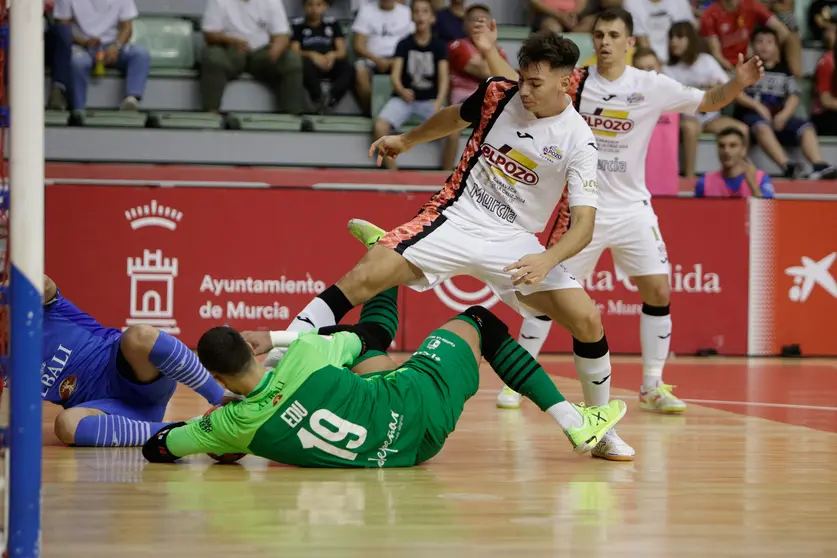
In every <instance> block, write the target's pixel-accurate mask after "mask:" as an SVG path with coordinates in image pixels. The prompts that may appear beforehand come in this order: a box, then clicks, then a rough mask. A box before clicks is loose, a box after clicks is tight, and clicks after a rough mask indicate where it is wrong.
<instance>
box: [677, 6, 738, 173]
mask: <svg viewBox="0 0 837 558" xmlns="http://www.w3.org/2000/svg"><path fill="white" fill-rule="evenodd" d="M669 37H670V38H669V57H668V65H667V66H665V67H664V68H663V73H664V74H666V75H667V76H669V77H670V78H672V79H675V80H677V81H679V82H680V83H682V84H683V85H688V86H690V87H695V88H697V89H703V90H708V89H711V88H712V87H715V86H716V85H720V84H722V83H726V82H727V81H729V76H728V75H727V73H726V72H725V71H724V69H723V68H722V67H721V65H720V64H719V63H718V61H717V60H715V59H714V58H713V57H712V56H711V55H709V54H706V53H704V52H700V50H699V49H700V43H699V40H698V36H697V32H696V31H695V28H694V26H693V25H692V24H691V23H687V22H680V23H675V24H674V25H672V26H671V30H670V31H669ZM727 128H736V129H737V130H739V131H740V132H741V134H742V135H744V137H745V138H746V137H747V135H748V133H747V126H746V124H744V123H743V122H740V121H738V120H735V119H734V118H730V117H728V116H721V113H720V112H709V113H698V114H688V115H687V114H684V115H682V116H681V118H680V133H681V137H682V141H683V176H685V177H686V178H693V177H694V176H695V160H696V158H697V148H698V138H699V137H700V134H701V133H707V134H717V133H718V132H720V131H721V130H725V129H727Z"/></svg>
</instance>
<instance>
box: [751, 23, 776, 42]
mask: <svg viewBox="0 0 837 558" xmlns="http://www.w3.org/2000/svg"><path fill="white" fill-rule="evenodd" d="M759 35H773V38H774V39H776V44H777V45H778V44H779V34H778V33H776V31H774V30H773V29H771V28H770V27H757V28H756V29H755V30H754V31H753V36H752V38H750V42H751V43H752V44H756V37H758V36H759Z"/></svg>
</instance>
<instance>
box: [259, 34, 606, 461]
mask: <svg viewBox="0 0 837 558" xmlns="http://www.w3.org/2000/svg"><path fill="white" fill-rule="evenodd" d="M578 57H579V51H578V47H577V46H576V45H575V44H574V43H573V42H572V41H570V40H568V39H565V38H562V37H560V36H558V35H554V34H551V33H545V34H534V35H532V36H531V37H530V38H529V39H527V40H526V41H525V42H524V43H523V45H522V46H521V49H520V52H519V56H518V62H519V64H520V68H521V70H520V74H521V77H520V79H519V81H518V80H515V81H508V80H505V79H503V78H491V79H489V80H487V81H486V82H484V83H483V84H482V85H481V86H480V88H479V90H478V91H477V92H476V93H475V94H474V95H472V96H471V97H470V98H469V99H468V100H466V101H465V102H464V103H463V104H462V105H454V106H451V107H448V108H445V109H442V110H441V111H440V112H438V113H437V114H436V115H434V116H433V117H431V118H430V119H429V120H427V121H426V122H425V123H423V124H422V125H421V126H419V127H417V128H415V129H414V130H412V131H410V132H408V133H406V134H403V135H400V136H387V137H384V138H381V139H380V140H378V141H376V142H375V144H374V145H373V146H372V148H371V149H370V156H372V155H373V153H374V152H375V151H376V150H377V152H378V163H379V164H380V162H381V158H382V156H384V155H389V156H398V155H401V154H402V153H404V152H406V151H408V150H409V149H410V148H411V147H413V146H415V145H418V144H422V143H427V142H430V141H433V140H435V139H438V138H442V137H447V136H448V135H450V134H452V133H456V132H459V131H460V130H462V129H464V128H465V127H467V126H469V125H471V126H472V127H473V128H474V131H473V133H472V134H471V137H470V139H469V140H468V143H467V146H466V148H465V151H464V153H463V154H462V158H461V160H460V162H459V164H458V165H457V167H456V169H455V170H454V172H453V173H452V174H451V175H450V177H448V180H447V182H446V184H445V186H444V188H443V189H442V190H440V191H439V192H438V193H437V194H435V195H434V196H433V197H432V198H431V199H430V201H428V202H427V203H426V204H425V205H424V207H423V208H422V209H421V211H420V212H419V214H418V215H417V216H416V217H415V218H414V219H413V220H412V221H410V222H408V223H406V224H404V225H402V226H400V227H397V228H395V229H393V230H392V231H390V232H389V233H386V232H385V231H382V230H380V229H377V227H374V226H372V225H371V224H368V223H362V222H360V223H359V222H358V221H353V222H352V223H350V228H354V230H353V233H354V234H355V235H356V236H358V237H360V238H362V239H363V240H364V241H365V242H366V243H367V245H371V247H370V249H369V251H368V252H367V253H366V255H365V256H364V257H363V259H362V260H361V261H360V262H359V263H358V264H357V265H356V266H355V268H354V269H353V270H352V271H350V272H349V273H348V274H346V275H345V276H344V277H343V278H342V279H340V280H339V281H338V282H337V283H336V284H335V285H333V286H331V287H329V288H328V289H326V290H325V291H324V292H323V293H321V294H320V295H319V296H318V297H317V298H316V299H314V300H313V301H312V302H311V303H309V305H308V306H307V307H306V308H305V309H304V310H303V311H302V312H301V313H300V315H299V316H297V319H296V320H295V321H294V322H293V323H292V325H291V328H290V329H292V330H296V331H299V330H302V329H309V328H310V327H312V326H313V327H323V326H329V325H333V324H335V323H337V322H339V321H340V320H341V319H342V318H343V316H345V314H346V313H348V312H349V311H350V310H351V309H352V308H353V307H354V306H356V305H358V304H362V303H364V302H366V301H368V300H369V299H371V298H372V297H373V296H374V295H376V294H378V293H380V292H382V291H384V290H386V289H389V288H391V287H393V286H395V285H402V284H406V285H409V286H410V287H412V288H413V289H415V290H418V291H425V290H429V289H432V288H433V287H434V286H436V285H438V284H439V283H441V282H442V281H444V280H446V279H448V278H449V277H452V276H455V275H472V276H474V277H477V278H478V279H480V280H482V281H484V282H485V283H486V284H488V285H489V286H490V287H491V289H492V290H494V292H495V293H497V294H498V295H499V296H500V297H501V298H502V300H503V301H504V302H506V303H507V304H508V305H510V306H511V307H512V308H514V309H516V310H517V311H519V312H521V313H524V315H526V314H528V315H533V316H538V315H547V316H550V317H551V318H552V319H553V320H555V321H557V322H558V323H560V324H562V325H563V326H564V327H565V328H566V329H567V330H568V331H569V332H570V333H571V334H572V336H573V339H574V341H573V352H574V354H575V365H576V369H577V371H578V374H579V376H580V377H581V378H583V381H584V382H587V383H597V384H607V383H609V381H610V379H609V378H610V373H611V370H610V355H609V351H608V346H607V339H606V337H605V334H604V329H603V328H602V323H601V316H600V315H599V311H598V309H597V308H596V305H595V304H594V302H593V300H592V299H591V298H590V296H589V295H588V294H587V293H586V292H585V291H584V289H583V288H582V287H581V285H580V283H579V282H578V281H576V279H575V277H573V276H572V275H571V274H570V273H569V272H568V271H567V270H566V269H565V268H564V266H563V265H561V262H563V261H565V260H566V259H567V258H569V257H571V256H573V255H575V254H577V253H578V252H579V251H580V250H581V249H582V248H584V246H586V245H587V244H588V243H589V242H590V239H591V238H592V237H593V226H594V222H595V216H596V205H597V203H598V186H597V184H596V172H597V170H596V169H597V167H598V150H597V148H596V142H595V138H594V136H593V132H592V131H591V130H590V127H589V126H588V125H587V123H586V122H585V121H584V118H582V117H581V115H579V113H578V112H577V111H576V109H575V108H574V107H573V105H572V102H571V100H570V98H569V97H568V96H567V95H566V90H567V88H568V87H570V85H571V81H572V72H573V68H574V67H575V64H576V63H577V62H578ZM565 185H566V188H567V190H568V199H569V207H570V212H571V216H572V225H571V226H570V227H569V229H568V230H567V232H566V233H565V234H564V235H563V236H562V238H561V240H560V241H559V242H558V243H556V244H555V245H554V246H552V247H551V248H550V249H549V250H545V249H544V247H543V246H542V245H541V244H540V242H539V241H538V239H537V237H536V236H535V233H538V232H540V231H542V230H543V229H544V227H545V226H546V224H547V222H548V221H549V219H550V217H551V215H552V212H553V210H554V208H555V207H556V205H557V203H558V200H559V199H560V198H561V197H562V194H563V192H564V188H565ZM244 336H245V338H246V339H247V341H248V342H250V343H251V344H252V345H253V346H254V348H255V350H256V352H257V353H262V352H266V351H267V350H269V349H270V348H271V340H270V338H269V335H268V334H267V333H266V332H245V334H244ZM271 356H273V354H272V355H271ZM611 432H612V431H611ZM605 439H607V440H612V439H615V440H618V436H616V434H615V433H612V434H611V433H608V434H605V435H604V436H603V437H602V440H599V441H597V442H595V444H596V447H595V449H594V450H593V451H592V452H591V453H592V454H593V455H595V456H598V457H606V456H607V455H608V451H607V444H606V443H604V440H605ZM619 441H620V442H621V440H619Z"/></svg>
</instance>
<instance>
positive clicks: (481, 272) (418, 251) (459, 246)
mask: <svg viewBox="0 0 837 558" xmlns="http://www.w3.org/2000/svg"><path fill="white" fill-rule="evenodd" d="M434 215H436V217H435V219H434V218H432V217H427V216H423V215H419V216H418V217H416V218H415V219H413V220H412V221H410V222H409V223H406V224H404V225H402V226H400V227H398V228H396V229H394V230H392V231H390V232H389V233H388V234H387V235H386V236H385V237H384V238H382V239H381V241H380V242H379V244H382V245H383V246H386V247H388V248H392V249H393V250H395V251H396V252H398V253H399V254H401V255H402V256H404V258H406V260H407V261H408V262H410V263H411V264H413V265H415V266H416V267H418V268H419V269H420V270H421V271H422V272H423V273H424V277H422V278H421V279H418V280H416V281H414V282H413V283H411V284H409V285H408V286H409V287H410V288H412V289H413V290H416V291H419V292H423V291H427V290H430V289H433V288H435V287H436V286H438V285H439V284H441V283H442V282H443V281H445V280H447V279H450V278H451V277H454V276H456V275H470V276H472V277H476V278H477V279H479V280H480V281H482V282H484V283H485V284H486V285H488V287H489V288H491V290H492V291H494V293H496V294H497V296H498V297H500V299H501V300H502V301H503V302H505V303H506V304H508V305H509V306H510V307H511V308H513V309H514V310H515V311H517V312H518V313H520V314H522V315H524V316H527V317H534V316H539V315H542V314H543V312H537V311H535V310H534V309H531V308H529V307H528V306H525V305H523V304H521V303H520V301H519V300H518V299H517V296H516V295H515V293H516V292H519V293H521V294H522V295H529V294H532V293H536V292H541V291H557V290H562V289H580V288H581V284H580V283H579V282H578V281H576V279H575V277H573V276H572V274H570V272H569V271H567V269H566V268H565V267H564V266H563V265H558V266H556V267H554V268H552V270H551V271H550V272H549V274H548V275H547V276H546V277H545V278H544V280H543V281H541V282H540V283H538V284H536V285H517V286H515V285H513V284H512V281H511V277H512V273H510V272H507V271H503V268H505V267H506V266H508V265H509V264H513V263H514V262H516V261H517V260H519V259H520V258H522V257H523V256H526V255H528V254H539V253H541V252H543V251H544V250H545V248H544V247H543V246H542V245H541V243H540V241H538V238H537V237H536V236H535V235H534V234H531V233H527V232H521V233H519V234H514V235H511V236H498V235H496V233H495V234H494V235H486V234H485V233H486V230H485V229H484V228H482V227H480V226H478V225H476V224H473V225H472V224H466V223H463V222H462V221H460V220H457V221H456V223H454V222H452V221H451V220H449V219H445V218H444V217H443V216H441V215H439V214H436V213H434Z"/></svg>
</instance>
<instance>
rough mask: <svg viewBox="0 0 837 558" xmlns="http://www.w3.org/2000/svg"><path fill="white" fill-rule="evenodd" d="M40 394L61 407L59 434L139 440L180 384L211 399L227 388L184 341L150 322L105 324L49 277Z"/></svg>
mask: <svg viewBox="0 0 837 558" xmlns="http://www.w3.org/2000/svg"><path fill="white" fill-rule="evenodd" d="M43 335H44V345H43V348H44V353H43V354H44V361H43V364H42V365H41V395H42V397H43V398H44V400H46V401H49V402H51V403H56V404H58V405H61V406H62V407H64V410H63V411H61V412H60V413H59V414H58V417H57V418H56V419H55V435H56V436H57V437H58V439H59V440H61V441H62V442H63V443H65V444H68V445H75V446H98V447H105V446H141V445H142V444H143V443H144V442H145V441H146V440H147V439H148V438H149V437H151V435H152V434H153V433H154V432H157V431H158V430H160V429H161V428H162V427H163V426H165V423H163V422H161V421H162V420H163V415H164V414H165V412H166V405H167V404H168V402H169V399H171V396H172V394H174V390H175V387H176V386H177V383H178V382H180V383H182V384H184V385H186V386H188V387H190V388H191V389H193V390H195V391H196V392H198V393H199V394H200V395H202V396H203V397H204V398H206V400H207V401H208V402H209V403H211V404H218V403H220V402H221V400H222V399H223V398H224V388H223V387H222V386H221V385H220V384H218V383H217V382H216V381H215V380H214V379H213V378H212V376H211V375H210V374H209V372H207V371H206V369H205V368H204V367H203V366H202V365H201V363H200V361H199V360H198V358H197V356H195V354H194V353H192V351H191V350H189V348H188V347H186V345H184V344H183V343H181V342H180V341H178V340H177V339H175V338H174V337H172V336H171V335H169V334H168V333H165V332H163V331H159V330H157V329H156V328H153V327H151V326H147V325H138V326H132V327H129V328H128V329H126V330H125V331H124V332H123V331H120V330H118V329H113V328H107V327H104V326H102V325H101V324H99V322H97V321H96V320H95V319H93V318H92V317H91V316H89V315H88V314H86V313H85V312H82V311H81V310H80V309H79V308H78V307H76V306H75V305H74V304H73V303H72V302H70V301H69V300H67V299H66V298H64V297H63V296H61V293H60V292H59V291H58V288H57V287H56V285H55V283H54V282H53V281H52V280H51V279H50V278H49V277H46V276H45V277H44V327H43Z"/></svg>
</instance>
